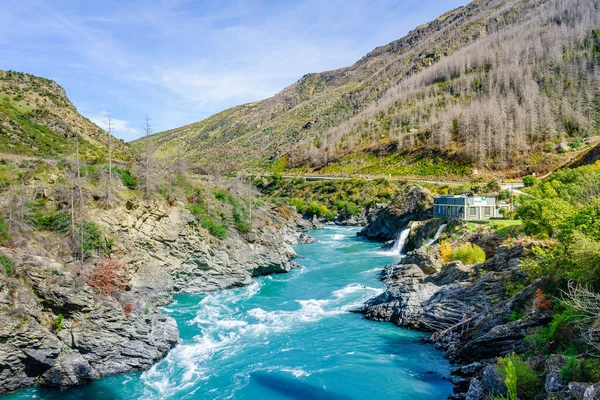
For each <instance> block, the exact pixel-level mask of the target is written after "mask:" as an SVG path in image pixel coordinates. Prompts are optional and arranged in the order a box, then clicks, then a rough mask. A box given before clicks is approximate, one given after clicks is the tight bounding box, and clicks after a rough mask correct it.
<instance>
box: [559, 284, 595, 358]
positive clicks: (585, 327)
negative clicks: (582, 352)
mask: <svg viewBox="0 0 600 400" xmlns="http://www.w3.org/2000/svg"><path fill="white" fill-rule="evenodd" d="M563 293H564V295H565V296H566V299H565V300H564V301H565V303H566V304H568V305H569V306H571V307H572V308H574V309H575V310H577V311H578V312H579V315H578V316H579V318H580V319H579V321H578V322H579V323H580V324H581V327H582V334H583V336H584V339H585V340H587V341H588V343H589V344H590V345H591V346H592V348H594V350H595V352H596V353H600V324H599V322H600V293H596V292H594V291H593V290H592V289H590V287H589V286H587V285H585V284H581V283H578V282H575V281H570V282H569V284H568V288H567V291H566V292H563Z"/></svg>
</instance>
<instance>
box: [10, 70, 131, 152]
mask: <svg viewBox="0 0 600 400" xmlns="http://www.w3.org/2000/svg"><path fill="white" fill-rule="evenodd" d="M75 134H79V138H80V140H81V142H80V146H81V149H80V151H81V154H82V157H83V158H84V159H87V160H90V161H102V160H104V159H105V158H106V153H107V149H108V138H109V136H108V134H107V133H106V132H105V131H103V130H102V129H101V128H99V127H98V126H97V125H95V124H94V123H92V122H91V121H90V120H88V119H87V118H85V117H83V116H82V115H81V114H79V113H78V112H77V109H76V108H75V106H74V105H73V104H72V103H71V101H69V99H68V98H67V95H66V93H65V91H64V89H63V88H61V87H60V86H59V85H58V84H57V83H56V82H54V81H51V80H49V79H45V78H40V77H36V76H34V75H30V74H26V73H21V72H13V71H8V72H5V71H0V153H9V154H16V155H21V156H37V157H43V158H57V157H63V156H66V155H69V154H72V153H73V152H74V147H75V141H74V137H75V136H74V135H75ZM112 146H113V155H114V157H115V158H117V159H122V160H126V159H129V158H130V157H131V154H132V152H131V149H130V148H129V146H128V145H126V144H125V143H124V142H123V141H122V140H119V139H115V138H113V140H112Z"/></svg>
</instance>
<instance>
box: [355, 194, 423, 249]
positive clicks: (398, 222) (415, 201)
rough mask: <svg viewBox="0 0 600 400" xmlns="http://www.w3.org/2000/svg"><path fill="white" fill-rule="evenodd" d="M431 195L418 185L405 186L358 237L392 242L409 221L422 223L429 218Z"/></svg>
mask: <svg viewBox="0 0 600 400" xmlns="http://www.w3.org/2000/svg"><path fill="white" fill-rule="evenodd" d="M432 208H433V194H432V193H431V192H430V191H429V190H428V189H425V188H423V187H421V186H418V185H406V186H405V187H404V188H403V191H402V192H401V193H398V194H397V196H396V198H395V199H394V201H392V202H391V203H390V204H389V205H388V206H386V207H384V208H381V209H380V210H379V211H378V212H377V214H376V215H375V217H374V219H373V220H372V221H370V222H369V225H367V226H366V227H365V228H364V229H362V230H361V231H360V232H359V233H358V235H359V236H365V237H367V238H369V239H373V240H381V241H387V240H393V239H395V238H396V235H397V234H398V232H400V231H401V230H402V229H404V228H406V227H407V226H408V223H409V222H410V221H422V220H426V219H428V218H430V217H431V209H432Z"/></svg>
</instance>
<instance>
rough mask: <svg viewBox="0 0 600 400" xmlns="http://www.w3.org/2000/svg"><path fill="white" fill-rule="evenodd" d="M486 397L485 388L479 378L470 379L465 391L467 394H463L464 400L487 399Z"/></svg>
mask: <svg viewBox="0 0 600 400" xmlns="http://www.w3.org/2000/svg"><path fill="white" fill-rule="evenodd" d="M487 399H488V397H487V396H486V394H485V389H484V388H483V384H482V383H481V381H479V379H476V378H474V379H471V382H470V383H469V390H468V391H467V395H466V396H465V400H487Z"/></svg>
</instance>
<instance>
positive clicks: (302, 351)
mask: <svg viewBox="0 0 600 400" xmlns="http://www.w3.org/2000/svg"><path fill="white" fill-rule="evenodd" d="M355 232H356V228H349V227H331V228H327V229H324V230H320V231H313V232H311V235H312V236H314V237H316V238H317V239H318V240H319V242H317V243H312V244H303V245H297V246H296V247H295V248H296V251H297V252H298V255H299V257H298V260H297V261H298V262H299V263H300V264H301V265H302V267H301V268H297V269H295V270H293V271H292V272H291V273H289V274H282V275H273V276H266V277H261V278H258V279H256V280H255V282H254V283H253V284H252V285H250V286H248V287H244V288H239V289H232V290H225V291H221V292H216V293H210V294H204V295H181V296H177V297H176V301H175V302H174V303H172V304H171V305H169V306H168V307H164V309H163V310H164V312H166V313H169V314H170V315H172V316H173V317H174V318H175V319H176V320H177V323H178V325H179V329H180V331H181V339H182V342H181V344H179V345H178V346H176V347H175V348H174V349H172V351H171V352H170V353H169V355H168V356H167V357H166V358H165V359H164V360H163V361H161V362H159V363H157V364H156V365H155V366H154V367H153V368H152V369H151V370H149V371H146V372H142V373H130V374H123V375H116V376H111V377H108V378H105V379H102V380H100V381H97V382H93V383H90V384H89V385H86V386H83V387H79V388H75V389H69V390H64V391H56V390H48V389H42V388H30V389H24V390H20V391H18V392H16V393H14V394H11V395H7V396H2V400H23V399H52V400H54V399H92V400H95V399H144V400H153V399H178V400H184V399H269V400H271V399H272V400H278V399H282V400H283V399H298V400H300V399H334V400H335V399H340V400H341V399H357V400H358V399H386V400H392V399H409V400H420V399H428V400H429V399H445V398H446V397H447V396H448V394H450V393H451V391H452V385H451V384H450V382H449V381H448V380H447V378H448V377H449V371H450V365H449V364H448V362H447V361H446V360H445V359H444V358H443V356H442V353H441V352H440V351H438V350H436V349H435V348H434V347H433V346H431V345H427V344H423V343H422V342H420V340H419V339H420V337H421V336H422V335H423V334H422V333H419V332H413V331H408V330H404V329H400V328H398V327H396V326H394V325H392V324H389V323H379V322H373V321H367V320H365V319H364V318H363V316H362V315H360V314H355V313H351V312H350V311H351V310H356V309H358V308H360V306H361V304H362V303H363V302H364V301H366V300H367V299H369V298H371V297H373V296H375V295H377V294H379V293H381V292H382V290H383V287H384V286H383V283H382V282H381V281H379V279H378V277H379V274H380V272H381V269H382V268H383V266H385V265H386V264H389V263H391V262H393V261H394V260H395V258H396V257H394V256H393V255H390V254H387V253H384V252H382V251H381V250H380V249H379V245H378V244H377V243H374V242H369V241H366V240H364V239H362V238H359V237H357V236H356V235H355Z"/></svg>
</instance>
